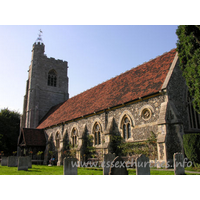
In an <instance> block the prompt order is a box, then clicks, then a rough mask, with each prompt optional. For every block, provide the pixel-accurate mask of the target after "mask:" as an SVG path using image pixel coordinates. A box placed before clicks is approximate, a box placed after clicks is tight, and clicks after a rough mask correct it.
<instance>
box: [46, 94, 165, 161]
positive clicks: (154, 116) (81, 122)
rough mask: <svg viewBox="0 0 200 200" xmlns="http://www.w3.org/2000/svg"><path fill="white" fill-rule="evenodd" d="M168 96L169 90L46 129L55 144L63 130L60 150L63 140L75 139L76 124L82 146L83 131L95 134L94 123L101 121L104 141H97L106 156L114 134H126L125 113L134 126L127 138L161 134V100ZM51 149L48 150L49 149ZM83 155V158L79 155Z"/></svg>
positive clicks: (98, 148)
mask: <svg viewBox="0 0 200 200" xmlns="http://www.w3.org/2000/svg"><path fill="white" fill-rule="evenodd" d="M164 100H165V94H161V93H160V94H159V96H156V97H152V98H149V99H146V100H142V99H141V100H140V101H139V102H137V103H133V104H130V105H126V106H122V107H119V108H116V109H113V110H112V109H111V110H107V111H104V112H103V113H101V114H94V115H93V116H89V117H85V118H82V119H78V120H75V121H73V122H68V123H65V124H59V125H57V126H53V127H51V128H47V129H45V133H46V136H47V138H50V136H51V135H52V136H53V142H54V145H55V144H56V142H55V136H56V133H57V132H58V133H59V134H60V149H59V150H58V151H60V150H61V149H62V148H63V143H65V141H71V142H72V138H71V131H72V129H73V127H76V128H77V130H78V137H79V140H78V148H79V147H80V148H81V145H82V144H83V139H82V136H83V134H93V133H92V130H93V126H94V124H95V122H99V123H100V124H101V128H102V138H101V141H103V142H102V144H101V145H96V146H95V147H96V150H97V152H98V153H99V154H100V155H99V156H101V157H102V156H103V155H102V153H109V152H110V150H111V149H110V135H111V134H117V135H121V136H122V128H120V124H121V121H122V119H123V117H124V116H125V115H128V116H129V117H130V118H131V120H132V125H133V126H132V127H131V138H130V139H128V140H127V142H138V141H144V140H146V139H147V138H148V137H149V136H150V134H151V131H153V132H154V133H155V134H158V125H157V121H158V119H159V113H160V106H161V103H162V102H164ZM145 108H150V110H151V112H152V113H151V117H150V118H149V119H148V120H144V119H143V118H142V116H141V115H142V114H141V113H142V111H143V109H145ZM46 152H48V150H46ZM78 159H79V158H78Z"/></svg>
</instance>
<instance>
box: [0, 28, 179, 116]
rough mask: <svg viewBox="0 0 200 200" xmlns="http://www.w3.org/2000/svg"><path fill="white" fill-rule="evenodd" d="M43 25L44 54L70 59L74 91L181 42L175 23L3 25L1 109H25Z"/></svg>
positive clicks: (0, 43)
mask: <svg viewBox="0 0 200 200" xmlns="http://www.w3.org/2000/svg"><path fill="white" fill-rule="evenodd" d="M39 29H41V30H42V31H43V34H42V39H43V42H44V44H45V54H46V55H47V56H48V57H54V58H56V59H61V60H65V61H68V64H69V69H68V73H69V95H70V97H72V96H74V95H77V94H79V93H81V92H83V91H85V90H87V89H89V88H91V87H94V86H95V85H98V84H100V83H102V82H104V81H106V80H108V79H110V78H112V77H115V76H117V75H119V74H121V73H123V72H125V71H127V70H129V69H131V68H133V67H136V66H138V65H140V64H142V63H144V62H147V61H149V60H150V59H152V58H155V57H156V56H158V55H162V54H163V53H165V52H167V51H170V50H171V49H173V48H175V47H176V42H177V36H176V29H177V26H176V25H172V26H170V25H162V26H160V25H155V26H151V25H147V26H145V25H141V26H139V25H129V26H126V25H121V26H120V25H118V26H114V25H113V26H110V25H108V26H98V25H96V26H94V25H91V26H78V25H74V26H73V25H60V26H59V25H47V26H43V25H39V26H38V25H15V26H12V25H10V26H8V25H1V26H0V69H1V73H0V94H1V96H0V108H1V109H2V108H5V107H8V108H9V109H11V110H16V111H19V112H20V113H21V112H22V107H23V96H24V94H25V86H26V80H27V77H28V72H27V71H28V68H29V65H30V62H31V50H32V45H33V43H34V42H35V41H36V39H37V37H38V33H39Z"/></svg>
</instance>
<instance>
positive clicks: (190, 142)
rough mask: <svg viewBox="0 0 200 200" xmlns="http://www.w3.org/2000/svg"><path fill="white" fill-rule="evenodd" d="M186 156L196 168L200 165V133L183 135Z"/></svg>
mask: <svg viewBox="0 0 200 200" xmlns="http://www.w3.org/2000/svg"><path fill="white" fill-rule="evenodd" d="M183 146H184V151H185V155H186V156H187V158H188V159H189V160H190V161H192V162H193V164H194V165H195V166H196V165H198V164H200V133H191V134H185V135H183Z"/></svg>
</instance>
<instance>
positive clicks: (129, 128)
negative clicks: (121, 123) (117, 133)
mask: <svg viewBox="0 0 200 200" xmlns="http://www.w3.org/2000/svg"><path fill="white" fill-rule="evenodd" d="M128 138H131V126H130V124H129V123H128Z"/></svg>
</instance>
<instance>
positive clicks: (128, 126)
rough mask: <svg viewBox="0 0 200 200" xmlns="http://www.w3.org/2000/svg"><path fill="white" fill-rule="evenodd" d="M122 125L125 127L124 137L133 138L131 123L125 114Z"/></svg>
mask: <svg viewBox="0 0 200 200" xmlns="http://www.w3.org/2000/svg"><path fill="white" fill-rule="evenodd" d="M122 127H123V138H124V139H129V138H131V124H130V120H129V118H128V117H127V116H125V117H124V118H123V120H122Z"/></svg>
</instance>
